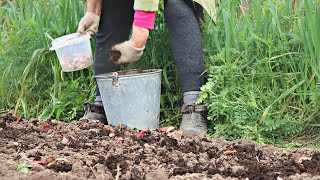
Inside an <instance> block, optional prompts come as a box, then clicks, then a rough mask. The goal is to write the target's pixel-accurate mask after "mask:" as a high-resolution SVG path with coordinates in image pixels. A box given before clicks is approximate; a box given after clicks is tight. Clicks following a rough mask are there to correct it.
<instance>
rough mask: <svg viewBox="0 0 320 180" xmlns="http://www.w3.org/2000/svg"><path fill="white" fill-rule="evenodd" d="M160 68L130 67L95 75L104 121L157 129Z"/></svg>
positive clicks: (112, 123)
mask: <svg viewBox="0 0 320 180" xmlns="http://www.w3.org/2000/svg"><path fill="white" fill-rule="evenodd" d="M161 72H162V70H143V71H139V70H132V71H119V72H114V73H107V74H101V75H96V76H95V78H96V80H97V83H98V87H99V90H100V94H101V98H102V102H103V106H104V110H105V112H106V115H107V120H108V123H109V124H111V125H119V124H124V125H127V126H128V127H131V128H137V129H139V130H142V129H145V128H147V129H157V128H159V118H160V93H161Z"/></svg>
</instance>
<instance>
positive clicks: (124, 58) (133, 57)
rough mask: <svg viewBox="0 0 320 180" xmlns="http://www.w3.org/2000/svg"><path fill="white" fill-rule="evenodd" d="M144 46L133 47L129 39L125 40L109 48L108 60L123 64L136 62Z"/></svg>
mask: <svg viewBox="0 0 320 180" xmlns="http://www.w3.org/2000/svg"><path fill="white" fill-rule="evenodd" d="M144 48H145V47H143V48H136V47H134V46H133V45H132V42H131V40H129V41H125V42H123V43H121V44H117V45H115V46H113V47H112V48H111V51H110V52H109V56H110V59H109V61H111V62H113V63H115V64H123V65H125V64H129V63H133V62H136V61H138V60H139V59H140V58H141V56H142V54H143V50H144Z"/></svg>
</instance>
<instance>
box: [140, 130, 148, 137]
mask: <svg viewBox="0 0 320 180" xmlns="http://www.w3.org/2000/svg"><path fill="white" fill-rule="evenodd" d="M147 132H148V129H143V130H142V131H141V132H140V133H139V135H138V138H143V137H144V136H145V135H146V133H147Z"/></svg>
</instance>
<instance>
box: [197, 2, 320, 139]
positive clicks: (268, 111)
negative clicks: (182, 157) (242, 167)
mask: <svg viewBox="0 0 320 180" xmlns="http://www.w3.org/2000/svg"><path fill="white" fill-rule="evenodd" d="M240 3H241V2H240V1H225V2H223V3H222V4H220V8H219V13H220V14H219V15H220V16H219V18H218V20H217V26H216V27H213V28H212V29H208V30H207V31H206V33H207V35H210V36H211V37H212V36H213V38H211V39H210V38H208V39H210V40H209V42H207V43H208V44H209V43H210V45H213V46H214V47H215V48H216V49H217V50H218V53H217V54H215V53H211V52H210V51H209V52H208V53H209V54H210V56H209V57H208V58H207V59H206V66H207V72H208V82H207V83H206V85H204V86H203V87H202V93H201V96H200V98H199V100H198V101H199V102H201V101H204V102H205V104H206V105H207V106H208V110H209V114H210V115H209V120H210V121H211V123H212V124H214V129H212V130H211V135H212V136H225V137H227V138H230V139H234V138H240V137H242V138H243V137H244V138H248V139H253V140H256V141H260V142H266V141H270V140H276V139H284V138H286V137H292V136H294V135H296V134H298V133H300V132H302V131H303V130H304V129H305V128H306V127H308V125H309V124H310V123H313V122H315V123H316V121H317V119H318V118H319V112H318V110H319V107H320V106H319V105H320V104H319V103H318V102H317V101H316V99H317V98H319V92H318V89H319V87H318V84H319V80H318V79H319V77H318V75H317V71H318V70H319V65H316V64H315V63H319V61H317V60H316V59H312V58H310V55H311V54H312V53H310V52H309V51H306V49H304V48H303V47H305V46H303V41H302V40H301V39H303V38H304V37H302V36H300V35H301V32H304V33H305V34H307V33H310V32H311V31H312V32H313V31H317V29H318V28H317V27H315V26H313V27H311V25H314V24H317V26H318V23H319V19H318V21H316V20H315V19H317V17H318V15H319V10H317V8H319V6H317V4H316V1H311V0H310V1H305V3H306V4H309V5H310V6H311V7H309V8H310V9H312V10H311V11H312V12H318V14H317V13H316V14H314V15H311V14H310V13H308V8H306V10H307V12H306V16H307V17H306V18H305V17H304V15H301V14H303V13H302V7H303V6H304V5H303V4H298V5H296V4H294V1H285V2H284V1H260V0H258V1H254V2H252V3H251V5H250V7H249V9H248V10H247V11H246V12H245V11H244V10H243V9H241V6H239V4H240ZM239 7H240V8H239ZM237 10H239V11H238V12H237ZM308 16H309V17H308ZM310 16H311V19H312V20H309V19H310ZM301 24H306V25H305V26H304V28H305V29H304V30H302V31H301V30H300V32H299V29H301V28H300V27H301ZM215 34H217V35H215ZM311 34H313V35H314V36H318V35H319V33H311ZM314 38H316V37H314ZM309 40H310V42H315V40H313V41H311V39H309ZM309 40H305V41H304V42H305V43H306V42H309ZM318 45H319V43H318V42H315V43H314V44H313V45H311V46H312V48H309V50H310V49H311V50H314V49H315V48H317V46H318ZM211 47H212V46H211ZM206 48H207V49H209V47H206ZM311 52H313V51H311ZM311 56H315V55H311ZM315 57H316V56H315ZM315 75H316V77H315ZM259 120H260V121H259Z"/></svg>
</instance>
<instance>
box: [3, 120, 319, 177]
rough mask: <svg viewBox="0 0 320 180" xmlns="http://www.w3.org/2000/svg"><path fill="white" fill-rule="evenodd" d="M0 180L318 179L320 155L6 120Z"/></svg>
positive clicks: (176, 134) (163, 133)
mask: <svg viewBox="0 0 320 180" xmlns="http://www.w3.org/2000/svg"><path fill="white" fill-rule="evenodd" d="M18 163H19V165H18ZM20 171H21V172H20ZM22 172H24V173H22ZM0 177H1V179H117V178H118V179H166V178H170V179H186V178H188V179H201V178H210V179H226V178H228V177H229V178H231V179H232V178H234V179H245V178H249V179H277V178H278V179H279V178H283V179H306V178H307V177H309V178H310V179H320V152H319V151H315V150H308V149H298V150H291V151H289V150H282V149H278V148H275V147H273V146H271V145H258V144H256V143H254V142H251V141H247V140H236V141H233V142H229V141H226V140H224V139H211V140H208V139H207V138H198V137H194V136H192V135H189V134H183V133H182V132H180V131H174V130H171V131H170V128H169V129H161V130H155V131H151V132H150V131H148V132H142V133H141V132H139V131H137V130H134V129H129V128H127V127H125V126H117V127H111V126H105V125H103V124H101V123H98V122H95V121H73V122H72V123H63V122H60V121H56V120H48V121H38V120H35V119H34V120H24V119H16V118H15V117H13V116H12V115H10V114H9V115H6V116H2V117H0Z"/></svg>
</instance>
